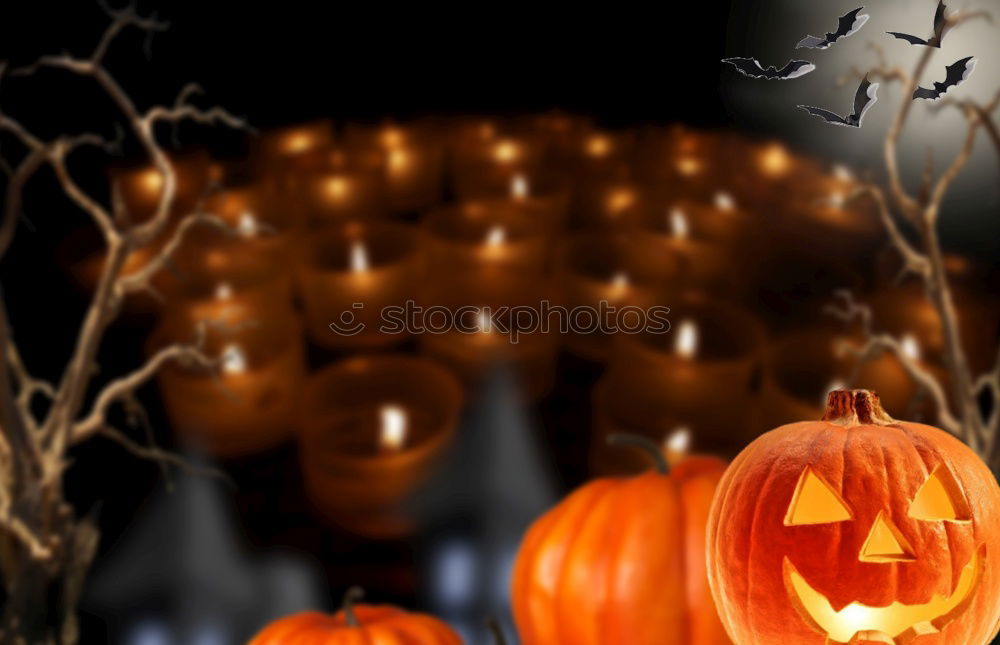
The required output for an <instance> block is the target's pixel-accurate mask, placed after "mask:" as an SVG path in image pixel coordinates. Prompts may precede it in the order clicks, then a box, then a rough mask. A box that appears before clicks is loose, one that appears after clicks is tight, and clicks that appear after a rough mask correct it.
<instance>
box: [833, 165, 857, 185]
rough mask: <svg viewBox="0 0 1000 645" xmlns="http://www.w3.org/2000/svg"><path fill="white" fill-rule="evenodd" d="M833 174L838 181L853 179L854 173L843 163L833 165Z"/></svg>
mask: <svg viewBox="0 0 1000 645" xmlns="http://www.w3.org/2000/svg"><path fill="white" fill-rule="evenodd" d="M833 176H834V177H836V178H837V179H839V180H840V181H845V182H846V181H854V173H852V172H851V169H850V168H848V167H847V166H845V165H843V164H837V165H836V166H834V167H833Z"/></svg>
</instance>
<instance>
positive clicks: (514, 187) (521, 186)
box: [510, 173, 528, 200]
mask: <svg viewBox="0 0 1000 645" xmlns="http://www.w3.org/2000/svg"><path fill="white" fill-rule="evenodd" d="M510 196H511V197H513V198H514V199H517V200H524V199H526V198H527V197H528V178H527V177H525V176H524V175H522V174H520V173H518V174H516V175H514V178H513V179H512V180H511V182H510Z"/></svg>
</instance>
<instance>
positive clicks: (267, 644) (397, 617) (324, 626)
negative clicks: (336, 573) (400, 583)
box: [248, 587, 462, 645]
mask: <svg viewBox="0 0 1000 645" xmlns="http://www.w3.org/2000/svg"><path fill="white" fill-rule="evenodd" d="M362 595H363V594H362V592H361V590H360V589H358V588H357V587H353V588H351V589H349V590H348V591H347V593H346V594H345V595H344V605H343V607H342V608H341V610H340V611H339V612H337V613H336V614H334V615H332V616H331V615H329V614H324V613H322V612H319V611H303V612H299V613H297V614H292V615H291V616H285V617H284V618H279V619H278V620H276V621H274V622H273V623H271V624H270V625H268V626H267V627H265V628H264V629H263V630H261V631H260V633H258V634H257V635H256V636H254V637H253V638H252V639H251V640H250V642H249V643H248V645H293V644H296V645H297V644H299V643H315V645H354V644H357V643H378V644H379V645H462V639H461V637H459V635H458V634H456V633H455V632H454V631H453V630H452V629H451V628H450V627H448V626H447V625H446V624H444V623H443V622H441V621H440V620H438V619H437V618H433V617H431V616H427V615H425V614H415V613H410V612H407V611H404V610H402V609H399V608H397V607H390V606H388V605H358V604H355V603H356V602H357V601H358V600H360V598H361V596H362Z"/></svg>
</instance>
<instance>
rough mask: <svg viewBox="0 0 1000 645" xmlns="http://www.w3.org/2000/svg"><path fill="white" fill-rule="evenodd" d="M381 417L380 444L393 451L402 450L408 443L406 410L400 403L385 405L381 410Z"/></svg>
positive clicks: (383, 447)
mask: <svg viewBox="0 0 1000 645" xmlns="http://www.w3.org/2000/svg"><path fill="white" fill-rule="evenodd" d="M379 418H380V419H381V427H382V429H381V432H380V433H379V446H380V447H381V448H382V449H383V450H387V451H392V452H395V451H398V450H401V449H402V448H403V446H404V445H405V444H406V423H407V418H406V410H405V409H404V408H403V407H401V406H399V405H385V406H382V408H381V409H380V410H379Z"/></svg>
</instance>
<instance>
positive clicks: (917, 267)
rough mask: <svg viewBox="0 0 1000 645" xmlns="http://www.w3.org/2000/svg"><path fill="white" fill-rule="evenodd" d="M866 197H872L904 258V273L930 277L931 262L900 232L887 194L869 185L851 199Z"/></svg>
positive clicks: (890, 237)
mask: <svg viewBox="0 0 1000 645" xmlns="http://www.w3.org/2000/svg"><path fill="white" fill-rule="evenodd" d="M865 195H867V196H869V197H871V198H872V200H873V201H874V202H875V206H876V207H877V211H878V214H879V218H880V219H881V220H882V225H883V226H884V227H885V230H886V233H888V234H889V240H890V241H891V242H892V244H893V246H894V247H895V248H896V250H897V251H898V252H899V254H900V255H902V256H903V273H904V274H905V273H915V274H917V275H918V276H920V277H921V278H923V279H926V278H927V277H928V276H929V275H930V270H931V269H930V262H929V261H928V259H927V257H926V256H925V255H923V254H922V253H920V252H919V251H917V250H916V249H915V248H913V245H912V244H910V242H909V240H907V239H906V236H904V235H903V233H902V231H900V229H899V226H897V225H896V220H895V219H894V218H893V216H892V213H891V212H890V209H889V203H888V200H886V198H885V194H884V193H883V192H882V190H881V189H880V188H878V187H877V186H873V185H867V186H864V187H862V188H859V189H858V190H857V191H856V192H855V193H854V195H853V196H852V197H851V198H850V199H852V200H853V199H857V198H859V197H862V196H865Z"/></svg>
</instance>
